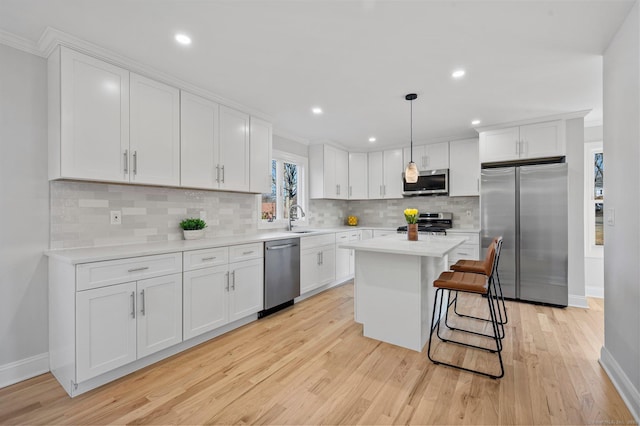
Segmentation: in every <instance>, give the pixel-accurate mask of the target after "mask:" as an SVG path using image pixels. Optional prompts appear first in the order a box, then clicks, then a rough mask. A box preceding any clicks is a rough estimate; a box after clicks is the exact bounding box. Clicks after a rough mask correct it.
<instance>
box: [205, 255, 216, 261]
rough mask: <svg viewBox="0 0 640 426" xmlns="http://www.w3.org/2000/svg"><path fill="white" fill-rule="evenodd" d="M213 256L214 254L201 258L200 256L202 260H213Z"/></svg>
mask: <svg viewBox="0 0 640 426" xmlns="http://www.w3.org/2000/svg"><path fill="white" fill-rule="evenodd" d="M215 258H216V257H215V256H210V257H203V258H202V260H203V261H205V260H213V259H215Z"/></svg>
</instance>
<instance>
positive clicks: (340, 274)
mask: <svg viewBox="0 0 640 426" xmlns="http://www.w3.org/2000/svg"><path fill="white" fill-rule="evenodd" d="M350 234H351V232H348V231H346V232H338V233H336V263H335V265H336V280H343V279H345V278H347V277H348V276H349V275H350V271H349V269H350V268H349V265H350V263H351V250H350V249H343V248H340V244H344V243H347V242H349V235H350Z"/></svg>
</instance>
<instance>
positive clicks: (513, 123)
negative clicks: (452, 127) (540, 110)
mask: <svg viewBox="0 0 640 426" xmlns="http://www.w3.org/2000/svg"><path fill="white" fill-rule="evenodd" d="M590 112H591V110H590V109H584V110H581V111H574V112H567V113H564V114H554V115H547V116H544V117H538V118H530V119H527V120H519V121H511V122H509V123H500V124H492V125H489V126H482V127H475V130H476V132H478V133H480V132H485V131H487V130H497V129H504V128H505V127H514V126H524V125H527V124H535V123H542V122H544V121H554V120H571V119H573V118H584V117H585V116H586V115H587V114H589V113H590Z"/></svg>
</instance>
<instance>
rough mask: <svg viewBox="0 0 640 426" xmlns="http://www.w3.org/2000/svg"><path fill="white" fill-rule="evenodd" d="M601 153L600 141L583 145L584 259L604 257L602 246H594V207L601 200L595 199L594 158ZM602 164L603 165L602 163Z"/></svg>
mask: <svg viewBox="0 0 640 426" xmlns="http://www.w3.org/2000/svg"><path fill="white" fill-rule="evenodd" d="M602 152H603V144H602V141H596V142H588V143H585V145H584V182H585V183H584V224H585V228H584V238H585V243H584V255H585V256H586V257H593V258H602V257H604V244H603V245H596V244H595V239H596V214H595V205H596V203H598V202H602V203H603V206H604V197H603V199H602V200H596V199H595V196H594V194H595V172H594V157H595V155H596V154H598V153H602ZM603 164H604V163H603Z"/></svg>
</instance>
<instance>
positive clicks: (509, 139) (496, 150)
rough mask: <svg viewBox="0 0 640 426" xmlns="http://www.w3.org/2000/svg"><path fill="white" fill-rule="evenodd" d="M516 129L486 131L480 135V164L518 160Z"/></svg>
mask: <svg viewBox="0 0 640 426" xmlns="http://www.w3.org/2000/svg"><path fill="white" fill-rule="evenodd" d="M519 140H520V130H519V128H518V127H508V128H506V129H498V130H488V131H486V132H481V133H480V162H481V163H493V162H496V161H509V160H517V159H518V158H520V143H519Z"/></svg>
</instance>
